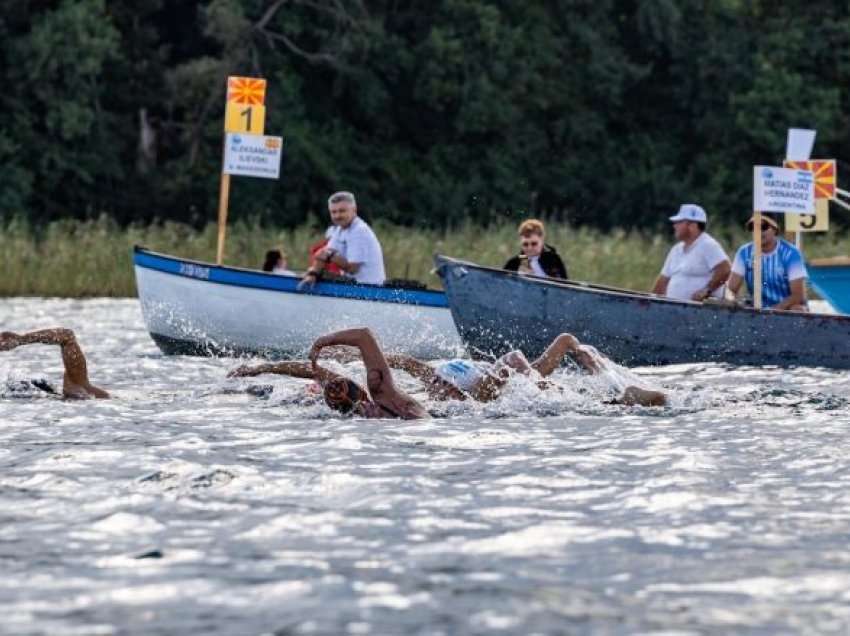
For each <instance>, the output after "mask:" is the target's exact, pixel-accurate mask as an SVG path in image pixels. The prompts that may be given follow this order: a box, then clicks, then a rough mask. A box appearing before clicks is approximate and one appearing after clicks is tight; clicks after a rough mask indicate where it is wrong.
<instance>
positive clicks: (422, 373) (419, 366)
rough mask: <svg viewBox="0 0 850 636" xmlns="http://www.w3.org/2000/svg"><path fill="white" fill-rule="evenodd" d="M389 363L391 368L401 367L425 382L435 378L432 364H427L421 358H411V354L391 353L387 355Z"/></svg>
mask: <svg viewBox="0 0 850 636" xmlns="http://www.w3.org/2000/svg"><path fill="white" fill-rule="evenodd" d="M387 364H389V365H390V368H391V369H401V370H402V371H406V372H407V373H408V374H410V375H411V376H413V377H414V378H417V379H418V380H421V381H422V382H424V383H426V384H427V383H429V382H431V380H433V379H434V369H433V368H431V365H430V364H425V363H424V362H422V361H421V360H417V359H416V358H411V357H410V356H404V355H398V354H390V355H388V356H387Z"/></svg>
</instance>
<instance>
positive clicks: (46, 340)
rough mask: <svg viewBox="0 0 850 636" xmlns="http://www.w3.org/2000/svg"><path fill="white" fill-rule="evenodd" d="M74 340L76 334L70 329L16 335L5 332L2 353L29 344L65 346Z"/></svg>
mask: <svg viewBox="0 0 850 636" xmlns="http://www.w3.org/2000/svg"><path fill="white" fill-rule="evenodd" d="M72 340H74V332H73V331H71V330H70V329H62V328H57V329H40V330H39V331H30V332H29V333H22V334H18V333H14V332H12V331H4V332H3V333H0V351H10V350H12V349H15V348H16V347H20V346H22V345H28V344H55V345H60V346H61V345H65V344H68V343H70V342H71V341H72Z"/></svg>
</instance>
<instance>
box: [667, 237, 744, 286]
mask: <svg viewBox="0 0 850 636" xmlns="http://www.w3.org/2000/svg"><path fill="white" fill-rule="evenodd" d="M728 260H729V258H728V257H727V256H726V252H724V251H723V248H722V247H720V243H718V242H717V241H715V240H714V239H713V238H712V237H711V236H709V235H708V234H706V233H705V232H703V233H702V234H700V235H699V237H697V239H696V240H695V241H694V242H693V243H691V244H690V246H689V247H688V248H687V250H686V249H685V244H684V242H679V243H676V245H674V246H673V248H672V249H671V250H670V253H669V254H667V260H666V261H664V267H662V268H661V275H662V276H666V277H667V278H669V279H670V282H669V283H668V284H667V297H668V298H677V299H679V300H690V299H691V296H693V295H694V294H695V293H696V292H698V291H699V290H701V289H704V288H705V286H706V285H708V281H710V280H711V270H713V269H714V268H715V267H717V266H718V265H719V264H720V263H722V262H723V261H728ZM711 295H712V296H714V297H715V298H722V297H723V286H721V287H719V288H718V289H715V290H714V292H713V293H712V294H711Z"/></svg>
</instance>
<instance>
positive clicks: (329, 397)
mask: <svg viewBox="0 0 850 636" xmlns="http://www.w3.org/2000/svg"><path fill="white" fill-rule="evenodd" d="M337 345H345V346H349V347H355V348H357V349H358V350H359V351H360V357H361V358H362V359H363V364H364V365H365V366H366V386H367V388H368V391H367V390H366V389H364V388H363V387H361V386H360V385H359V384H357V383H356V382H354V381H353V380H351V379H349V378H347V377H345V376H343V375H340V374H338V373H334V372H333V371H330V370H328V369H325V368H324V367H322V366H320V365H319V364H318V359H319V354H320V353H321V352H322V349H325V348H326V347H334V346H337ZM308 357H309V358H310V361H309V362H305V361H291V362H278V363H269V364H261V365H259V366H256V367H248V366H241V367H239V368H237V369H234V370H233V371H231V372H230V373H228V374H227V375H228V377H231V378H236V377H247V376H255V375H260V374H262V373H277V374H279V375H289V376H292V377H295V378H306V379H312V380H315V381H316V382H318V383H319V384H320V385H321V387H322V394H323V395H324V398H325V403H326V404H327V405H328V406H329V407H331V408H332V409H334V410H335V411H338V412H340V413H354V414H356V415H360V416H362V417H368V418H397V419H403V420H412V419H421V418H427V417H428V412H427V411H426V410H425V408H424V407H423V406H422V405H421V404H419V402H417V401H416V400H414V399H413V398H412V397H410V396H409V395H407V393H405V392H404V391H402V390H400V389H399V388H398V387H396V385H395V383H394V382H393V377H392V371H390V367H389V365H388V364H387V360H386V358H385V357H384V354H383V352H382V351H381V348H380V347H379V346H378V343H377V341H376V340H375V337H374V336H373V335H372V332H371V331H370V330H369V329H367V328H365V327H360V328H356V329H346V330H344V331H337V332H334V333H330V334H328V335H326V336H322V337H321V338H318V339H316V341H315V342H314V343H313V346H312V348H311V349H310V353H309V355H308Z"/></svg>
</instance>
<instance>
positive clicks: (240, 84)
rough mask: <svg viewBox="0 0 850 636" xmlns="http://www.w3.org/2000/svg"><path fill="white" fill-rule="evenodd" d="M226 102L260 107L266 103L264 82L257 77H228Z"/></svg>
mask: <svg viewBox="0 0 850 636" xmlns="http://www.w3.org/2000/svg"><path fill="white" fill-rule="evenodd" d="M227 101H229V102H235V103H237V104H248V105H249V106H262V105H263V104H264V103H265V101H266V80H264V79H259V78H257V77H235V76H233V77H228V78H227Z"/></svg>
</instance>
